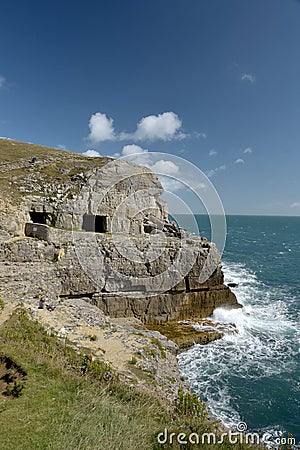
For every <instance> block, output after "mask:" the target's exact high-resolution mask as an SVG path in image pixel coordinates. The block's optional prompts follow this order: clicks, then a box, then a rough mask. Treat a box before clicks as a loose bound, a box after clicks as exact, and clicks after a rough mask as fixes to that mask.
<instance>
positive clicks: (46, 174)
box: [0, 138, 109, 204]
mask: <svg viewBox="0 0 300 450" xmlns="http://www.w3.org/2000/svg"><path fill="white" fill-rule="evenodd" d="M33 157H36V163H35V164H30V161H31V159H32V158H33ZM107 161H109V158H106V157H101V158H88V157H86V156H84V155H82V154H81V153H75V152H70V151H66V150H56V149H54V148H49V147H45V146H41V145H35V144H26V143H24V142H17V141H13V140H6V139H1V138H0V169H1V166H3V167H2V169H3V170H0V193H1V192H2V193H4V192H5V193H6V194H7V195H6V197H7V198H9V200H10V202H12V203H13V204H18V203H19V202H20V200H21V199H22V196H23V193H22V192H20V191H19V190H18V185H19V184H20V185H22V184H23V185H25V186H26V179H27V177H28V175H35V176H37V178H38V184H40V185H41V186H43V185H44V184H45V183H47V182H49V181H54V180H55V181H56V182H59V181H63V180H71V177H72V176H73V175H76V174H78V173H81V172H85V171H87V170H90V169H93V168H99V167H101V166H102V165H103V164H105V163H106V162H107ZM12 180H13V183H11V181H12ZM71 185H72V183H71ZM76 192H77V191H76V189H75V190H74V193H75V194H76ZM31 194H34V195H41V193H40V192H39V190H37V191H36V192H32V193H31Z"/></svg>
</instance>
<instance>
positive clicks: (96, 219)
mask: <svg viewBox="0 0 300 450" xmlns="http://www.w3.org/2000/svg"><path fill="white" fill-rule="evenodd" d="M82 228H83V229H84V230H85V231H94V232H95V233H107V231H108V226H107V216H92V215H88V214H85V215H84V216H83V224H82Z"/></svg>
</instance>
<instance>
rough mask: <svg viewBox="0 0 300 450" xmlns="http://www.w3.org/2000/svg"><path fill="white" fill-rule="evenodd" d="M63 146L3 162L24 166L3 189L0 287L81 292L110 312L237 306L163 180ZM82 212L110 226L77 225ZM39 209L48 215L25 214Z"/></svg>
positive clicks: (5, 291) (171, 314)
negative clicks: (172, 208) (170, 208)
mask: <svg viewBox="0 0 300 450" xmlns="http://www.w3.org/2000/svg"><path fill="white" fill-rule="evenodd" d="M65 155H66V156H65V160H64V154H63V153H61V152H58V153H55V151H52V153H51V155H49V156H48V157H45V156H44V157H43V159H42V160H39V158H37V162H36V164H35V166H34V167H33V166H32V165H31V164H29V163H28V161H27V160H25V159H20V160H19V161H15V162H10V163H5V170H6V171H8V173H9V171H14V170H18V173H20V170H23V169H26V170H24V174H23V175H22V176H12V177H11V180H12V181H11V183H13V186H14V190H12V194H13V195H17V194H16V193H18V196H17V197H13V196H12V197H11V198H5V196H4V194H3V193H2V196H1V199H0V200H1V202H2V203H1V206H2V207H3V209H2V211H1V214H0V229H1V237H2V242H1V243H0V295H1V296H2V297H7V298H8V299H12V298H13V296H18V297H19V298H21V299H25V301H26V296H29V297H30V298H34V297H35V296H36V297H38V296H39V295H40V294H41V293H43V294H47V296H48V297H49V298H51V301H58V299H59V298H61V297H63V298H66V297H72V296H76V297H82V298H88V299H89V300H90V301H91V302H93V303H94V304H96V305H97V306H98V307H99V308H101V309H102V310H103V311H104V312H105V313H106V314H108V315H110V316H112V317H119V318H121V317H136V318H138V319H141V320H142V321H144V322H147V323H162V322H166V321H170V320H182V319H197V318H200V317H206V316H209V315H210V314H211V313H212V312H213V310H214V308H215V307H217V306H221V305H228V306H232V307H237V306H238V304H237V301H236V298H235V296H234V294H233V293H232V292H231V291H230V289H229V288H228V287H226V286H224V280H223V273H222V270H221V261H220V255H219V253H218V250H217V248H216V246H215V245H214V244H212V243H210V242H208V241H207V240H206V239H204V238H200V237H197V236H192V235H190V234H189V233H187V232H186V231H184V230H182V229H179V228H178V227H177V225H176V224H175V223H173V222H168V220H167V206H166V204H165V202H164V201H163V200H162V199H161V198H160V195H161V193H162V187H161V184H160V182H159V181H158V179H157V177H156V176H155V175H154V174H153V173H152V172H151V171H150V170H149V169H148V168H145V167H141V166H137V165H135V164H132V163H128V162H126V161H118V160H116V161H108V160H107V159H106V160H103V161H100V163H99V164H98V162H97V161H95V160H94V159H89V158H84V157H83V156H82V155H81V156H79V155H77V156H74V159H73V160H72V156H71V157H70V154H68V153H67V152H66V153H65ZM47 158H48V165H47ZM0 168H1V167H0ZM0 172H1V170H0ZM1 173H5V174H6V172H1ZM0 178H1V177H0ZM8 186H9V184H8ZM13 200H14V201H13ZM30 212H32V215H31V216H30V214H29V213H30ZM33 213H39V214H40V215H39V214H38V215H34V214H33ZM85 215H91V216H93V217H95V216H99V217H105V219H106V226H107V228H108V230H110V231H112V232H111V233H93V232H90V231H83V230H82V228H83V218H84V216H85ZM39 217H40V218H41V220H42V221H44V222H46V223H45V224H42V223H32V218H39ZM49 225H52V226H49ZM58 227H62V228H58ZM72 229H73V231H72ZM16 230H18V231H16ZM145 231H146V232H145ZM147 231H148V233H147ZM16 232H18V234H19V236H17V237H13V238H12V237H11V236H12V235H13V234H15V233H16Z"/></svg>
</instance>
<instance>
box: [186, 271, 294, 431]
mask: <svg viewBox="0 0 300 450" xmlns="http://www.w3.org/2000/svg"><path fill="white" fill-rule="evenodd" d="M223 270H224V273H225V283H228V282H232V283H237V284H238V287H236V288H233V289H232V290H233V291H234V292H235V294H236V296H237V299H238V301H239V302H240V303H242V304H243V305H245V306H244V308H243V309H232V310H228V309H225V308H217V309H216V310H215V311H214V314H213V316H212V317H211V318H210V319H212V321H213V322H221V323H225V324H228V323H234V324H235V325H236V327H237V330H238V333H235V334H226V335H225V336H224V337H223V338H222V339H220V340H217V341H214V342H212V343H210V344H208V345H196V346H194V347H193V348H192V349H190V350H188V351H187V352H185V353H182V354H181V355H179V358H178V359H179V364H180V367H181V370H182V372H183V374H184V375H185V377H186V378H187V380H188V381H189V383H190V384H191V386H192V389H193V390H194V391H195V392H197V393H198V394H199V395H200V397H202V398H203V399H204V400H206V401H207V402H208V405H209V407H210V409H211V411H212V413H213V414H214V415H215V416H216V417H218V418H219V419H221V420H222V422H223V423H224V424H225V425H227V426H234V425H236V424H237V423H238V422H239V421H240V416H239V412H238V400H236V399H235V398H234V394H233V389H229V385H228V380H229V379H231V380H232V379H236V380H239V381H238V383H239V384H240V383H246V384H247V383H248V382H249V380H253V381H256V380H259V379H261V378H266V377H274V376H277V375H279V374H281V373H283V372H284V373H292V372H293V370H295V364H296V362H295V358H292V357H291V356H292V355H296V354H298V353H299V350H297V348H295V339H296V340H297V339H299V338H300V327H299V322H297V321H296V320H295V321H294V320H292V319H291V317H289V315H288V311H287V305H286V302H283V301H281V300H280V299H281V298H285V297H287V295H288V294H287V293H284V292H283V291H280V290H279V289H275V288H274V289H272V290H270V289H269V288H268V286H266V285H264V284H263V283H261V282H260V281H259V280H258V279H257V277H256V275H255V274H254V273H253V272H251V271H249V270H247V269H246V268H245V266H244V265H243V264H224V265H223ZM293 300H294V299H293ZM291 336H293V338H292V339H291ZM242 380H244V381H242Z"/></svg>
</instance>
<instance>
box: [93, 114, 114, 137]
mask: <svg viewBox="0 0 300 450" xmlns="http://www.w3.org/2000/svg"><path fill="white" fill-rule="evenodd" d="M89 128H90V134H89V136H88V138H89V140H90V141H92V142H94V143H95V144H97V143H99V142H103V141H114V140H115V139H116V135H115V130H114V127H113V119H111V118H109V117H107V115H106V114H102V113H100V112H97V113H95V114H93V115H92V116H91V118H90V121H89Z"/></svg>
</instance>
